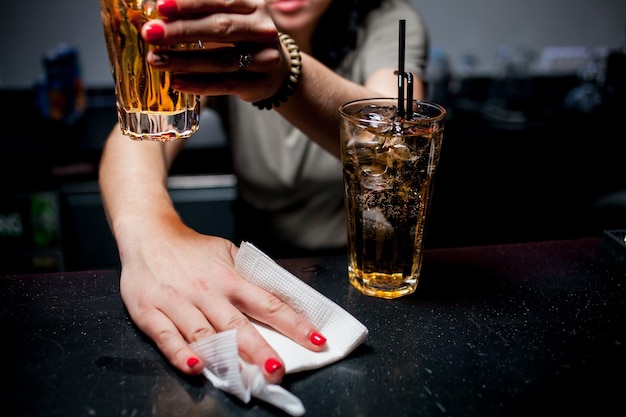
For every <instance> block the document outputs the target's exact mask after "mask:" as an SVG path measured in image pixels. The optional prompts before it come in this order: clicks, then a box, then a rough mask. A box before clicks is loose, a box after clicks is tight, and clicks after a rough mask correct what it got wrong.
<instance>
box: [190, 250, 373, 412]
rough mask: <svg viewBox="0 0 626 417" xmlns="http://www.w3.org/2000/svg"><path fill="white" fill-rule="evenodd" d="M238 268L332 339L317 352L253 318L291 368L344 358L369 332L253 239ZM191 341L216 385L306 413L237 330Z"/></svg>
mask: <svg viewBox="0 0 626 417" xmlns="http://www.w3.org/2000/svg"><path fill="white" fill-rule="evenodd" d="M235 268H236V269H237V271H238V272H239V273H240V274H241V276H243V277H244V278H245V279H247V280H248V281H250V282H252V283H254V284H255V285H257V286H259V287H261V288H263V289H265V290H266V291H268V292H271V293H272V294H274V295H276V296H277V297H279V298H280V299H282V300H283V301H285V302H287V303H288V304H289V305H291V306H292V307H293V308H294V309H295V310H296V311H298V312H299V313H300V314H302V315H303V316H304V317H305V318H306V319H307V320H308V321H310V322H311V323H313V324H314V325H315V326H316V327H317V328H318V329H319V330H320V332H321V333H322V334H323V335H324V336H325V337H326V339H327V342H326V346H325V349H324V350H323V351H321V352H313V351H310V350H308V349H306V348H304V347H302V346H300V345H299V344H297V343H295V342H294V341H292V340H291V339H289V338H287V337H285V336H283V335H282V334H281V333H279V332H277V331H275V330H274V329H272V328H270V327H268V326H265V325H263V324H261V323H255V322H253V324H254V326H256V328H257V329H258V330H259V332H260V333H261V335H262V336H263V337H264V338H265V339H266V340H267V342H268V343H269V344H270V345H271V346H272V347H273V348H274V350H276V352H277V353H278V354H279V356H280V358H281V359H282V360H283V362H284V364H285V372H286V373H294V372H299V371H304V370H310V369H317V368H321V367H323V366H326V365H328V364H331V363H333V362H336V361H338V360H340V359H343V358H344V357H346V356H347V355H348V354H349V353H350V352H352V351H353V350H354V349H355V348H356V347H357V346H358V345H360V344H361V343H363V342H364V341H365V339H366V338H367V335H368V331H367V328H366V327H365V326H364V325H363V324H362V323H361V322H359V321H358V320H357V319H356V318H355V317H353V316H352V315H351V314H350V313H348V312H347V311H345V310H344V309H343V308H341V307H340V306H338V305H337V304H335V303H334V302H332V301H331V300H330V299H328V298H327V297H325V296H324V295H323V294H321V293H320V292H318V291H317V290H315V289H314V288H312V287H310V286H309V285H307V284H306V283H304V282H303V281H301V280H300V279H299V278H297V277H296V276H294V275H292V274H291V273H290V272H289V271H287V270H286V269H284V268H282V267H281V266H280V265H278V264H277V263H276V262H274V261H273V260H272V259H271V258H270V257H269V256H267V255H266V254H265V253H263V252H262V251H260V250H259V249H258V248H256V247H255V246H254V245H252V244H251V243H248V242H242V243H241V246H240V248H239V253H238V254H237V258H236V259H235ZM190 346H191V348H192V349H194V350H195V351H196V352H197V353H198V355H200V357H202V359H203V360H204V362H205V364H206V367H205V369H204V374H205V376H206V377H207V379H209V381H211V383H212V384H213V385H214V386H215V387H216V388H219V389H222V390H224V391H226V392H229V393H231V394H233V395H235V396H237V397H238V398H239V399H241V400H242V401H244V402H246V403H247V402H249V401H250V398H251V397H252V396H254V397H257V398H259V399H262V400H264V401H267V402H269V403H271V404H273V405H275V406H277V407H280V408H282V409H283V410H285V411H286V412H288V413H289V414H291V415H294V416H300V415H303V414H304V412H305V409H304V406H303V405H302V402H301V401H300V400H299V399H298V398H297V397H295V396H294V395H293V394H291V393H290V392H288V391H287V390H285V389H284V388H282V387H281V386H279V385H273V384H268V383H267V381H266V380H265V378H264V377H263V374H262V373H261V370H260V369H259V368H258V367H257V366H256V365H251V364H248V363H246V362H244V361H243V360H241V358H239V354H238V349H237V334H236V330H231V331H226V332H221V333H218V334H216V335H213V336H211V337H208V338H206V339H203V340H200V341H198V342H195V343H192V344H191V345H190Z"/></svg>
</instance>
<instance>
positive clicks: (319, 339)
mask: <svg viewBox="0 0 626 417" xmlns="http://www.w3.org/2000/svg"><path fill="white" fill-rule="evenodd" d="M310 339H311V343H313V344H314V345H315V346H322V345H323V344H324V343H326V338H325V337H324V336H322V335H321V334H319V333H317V332H313V333H311V336H310Z"/></svg>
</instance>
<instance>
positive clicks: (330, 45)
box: [312, 0, 383, 69]
mask: <svg viewBox="0 0 626 417" xmlns="http://www.w3.org/2000/svg"><path fill="white" fill-rule="evenodd" d="M382 2H383V0H333V1H332V2H331V3H330V5H329V6H328V9H327V10H326V13H324V14H323V15H322V17H321V18H320V21H319V22H318V25H317V27H316V28H315V32H314V33H313V43H312V48H313V51H312V52H313V56H315V58H317V59H318V60H319V61H320V62H322V63H323V64H325V65H326V66H328V67H329V68H332V69H335V68H337V67H338V66H339V64H340V63H341V61H342V60H343V58H344V57H345V56H346V55H347V54H348V53H349V52H350V51H352V50H354V48H355V46H356V41H357V30H358V29H359V27H361V25H362V24H363V22H364V20H365V18H366V17H367V15H368V14H369V12H371V11H372V10H374V9H376V8H378V7H379V6H380V4H381V3H382Z"/></svg>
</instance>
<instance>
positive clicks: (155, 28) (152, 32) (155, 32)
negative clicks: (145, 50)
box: [146, 23, 165, 42]
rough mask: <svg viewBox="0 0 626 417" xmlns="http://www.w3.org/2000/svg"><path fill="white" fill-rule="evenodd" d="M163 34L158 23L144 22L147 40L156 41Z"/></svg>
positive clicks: (163, 31)
mask: <svg viewBox="0 0 626 417" xmlns="http://www.w3.org/2000/svg"><path fill="white" fill-rule="evenodd" d="M163 35H165V30H164V29H163V28H162V27H161V26H159V25H153V24H152V23H146V40H147V41H148V42H152V41H158V40H159V39H161V38H163Z"/></svg>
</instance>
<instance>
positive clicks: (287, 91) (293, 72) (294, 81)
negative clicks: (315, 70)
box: [252, 32, 302, 110]
mask: <svg viewBox="0 0 626 417" xmlns="http://www.w3.org/2000/svg"><path fill="white" fill-rule="evenodd" d="M278 39H279V40H280V42H281V43H282V44H283V45H285V46H286V47H287V50H288V51H289V58H290V62H291V66H290V67H289V75H287V77H286V78H285V81H284V82H283V85H281V86H280V88H279V89H278V91H277V92H276V94H274V95H273V96H272V97H270V98H266V99H264V100H259V101H255V102H254V103H252V105H253V106H255V107H257V108H259V109H260V110H272V108H274V107H278V106H280V103H281V102H282V103H284V102H285V101H287V98H288V97H289V96H290V95H292V94H293V92H294V91H295V89H296V86H297V85H298V81H300V74H302V57H301V56H300V48H299V47H298V44H296V41H294V40H293V39H291V37H290V36H289V35H285V34H284V33H280V32H278Z"/></svg>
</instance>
